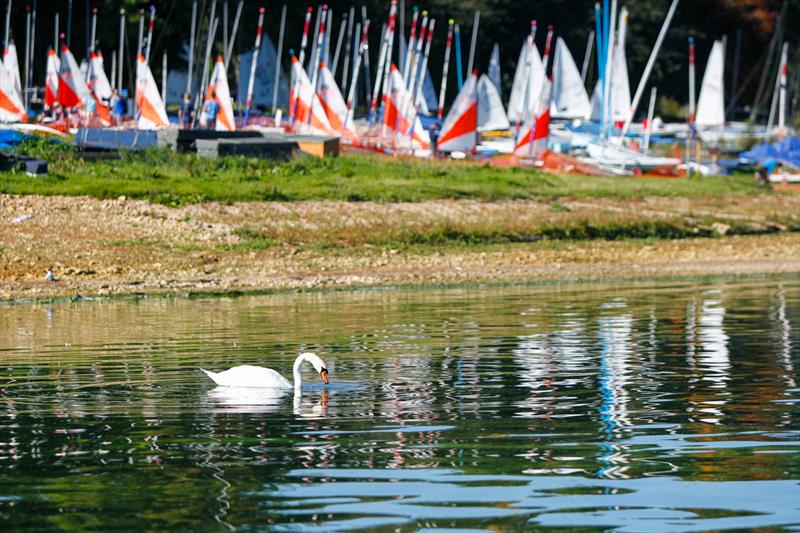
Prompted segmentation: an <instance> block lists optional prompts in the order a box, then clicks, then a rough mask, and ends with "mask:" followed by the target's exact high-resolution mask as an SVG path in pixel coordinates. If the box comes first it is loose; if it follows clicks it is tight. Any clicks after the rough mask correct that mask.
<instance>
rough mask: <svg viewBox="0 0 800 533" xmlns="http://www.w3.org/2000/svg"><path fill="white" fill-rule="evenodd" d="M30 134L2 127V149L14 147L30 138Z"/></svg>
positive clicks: (0, 134) (0, 141) (0, 131)
mask: <svg viewBox="0 0 800 533" xmlns="http://www.w3.org/2000/svg"><path fill="white" fill-rule="evenodd" d="M30 138H31V136H30V135H26V134H25V133H20V132H18V131H14V130H5V129H0V149H3V150H6V149H8V148H13V147H15V146H17V145H18V144H19V143H21V142H22V141H24V140H26V139H30Z"/></svg>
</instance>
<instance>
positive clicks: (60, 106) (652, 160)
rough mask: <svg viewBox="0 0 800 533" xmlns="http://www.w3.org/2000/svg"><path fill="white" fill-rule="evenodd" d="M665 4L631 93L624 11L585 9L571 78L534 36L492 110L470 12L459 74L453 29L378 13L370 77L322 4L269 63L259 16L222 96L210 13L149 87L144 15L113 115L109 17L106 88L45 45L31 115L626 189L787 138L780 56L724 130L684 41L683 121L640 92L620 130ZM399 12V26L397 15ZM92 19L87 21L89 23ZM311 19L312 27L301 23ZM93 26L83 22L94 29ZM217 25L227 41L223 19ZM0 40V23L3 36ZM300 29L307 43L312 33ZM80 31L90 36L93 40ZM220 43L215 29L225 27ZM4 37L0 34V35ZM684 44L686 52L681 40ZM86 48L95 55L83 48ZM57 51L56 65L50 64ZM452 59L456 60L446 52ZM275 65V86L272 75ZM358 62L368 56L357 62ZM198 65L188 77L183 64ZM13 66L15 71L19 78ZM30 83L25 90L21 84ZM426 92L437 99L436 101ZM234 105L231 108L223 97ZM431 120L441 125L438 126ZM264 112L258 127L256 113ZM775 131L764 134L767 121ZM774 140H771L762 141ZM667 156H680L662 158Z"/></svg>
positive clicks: (714, 76) (716, 90)
mask: <svg viewBox="0 0 800 533" xmlns="http://www.w3.org/2000/svg"><path fill="white" fill-rule="evenodd" d="M678 3H679V0H673V1H672V4H671V6H670V9H669V11H668V13H667V15H666V17H665V20H664V23H663V25H662V27H661V30H660V32H659V35H658V37H657V39H656V41H655V43H654V45H653V48H652V52H651V54H650V58H649V60H648V63H647V66H646V67H645V71H644V73H643V75H642V78H641V79H640V80H639V82H638V84H637V86H636V89H635V92H634V93H633V94H632V91H631V89H632V86H631V83H630V81H631V80H630V78H629V72H628V66H627V57H626V40H627V30H628V19H629V17H630V16H631V14H630V13H629V11H628V9H627V8H626V7H622V8H621V9H618V6H617V0H611V2H609V1H608V0H605V1H604V2H603V5H602V6H601V5H600V4H599V3H598V4H596V5H595V13H596V22H597V24H596V28H595V31H592V32H591V33H590V35H589V36H588V41H587V47H586V52H585V54H584V58H583V61H582V68H579V66H578V63H577V62H576V60H575V57H574V56H573V54H572V53H571V52H570V50H569V48H568V46H567V44H566V42H565V41H564V39H563V38H561V37H559V36H557V35H556V31H555V29H554V28H552V27H547V28H546V31H545V32H543V33H544V36H545V37H544V47H543V49H542V50H541V51H540V49H539V46H538V45H537V32H538V28H539V26H538V24H537V21H535V20H534V21H531V25H530V32H529V33H528V34H527V35H525V36H524V37H523V38H522V42H521V46H520V50H519V55H518V60H517V63H516V69H515V72H514V76H513V82H512V85H511V91H510V92H509V94H508V97H507V99H504V97H503V90H502V86H501V83H500V50H499V46H498V45H497V44H494V45H493V47H492V52H491V55H490V61H489V64H488V68H487V72H486V73H479V72H478V71H477V69H473V68H472V66H473V58H474V53H475V47H476V46H477V44H478V43H477V28H478V24H479V13H476V16H475V20H474V22H473V28H472V39H471V43H470V47H469V62H468V67H467V69H466V72H463V70H462V69H463V62H462V58H461V44H460V31H459V25H458V24H457V23H456V22H455V21H454V20H452V19H450V20H448V21H446V22H445V23H444V24H443V23H441V22H439V21H437V20H436V19H434V18H433V17H431V16H430V15H429V13H428V12H427V11H424V10H419V9H417V8H414V9H413V12H412V17H411V23H410V25H409V26H408V27H406V25H405V24H404V17H403V13H402V9H404V6H403V5H402V3H401V6H400V10H399V9H398V2H397V1H396V0H391V3H390V9H389V16H388V19H387V20H386V22H385V24H383V26H382V29H381V39H380V41H379V42H380V49H379V51H378V54H377V65H375V67H374V68H372V67H371V66H370V59H372V60H373V61H374V60H375V56H374V54H370V53H369V46H368V36H369V32H370V31H378V28H376V26H375V25H374V24H372V23H371V22H370V19H369V18H368V17H367V14H366V9H365V8H362V9H361V17H360V18H359V17H357V16H356V10H355V9H354V8H350V9H349V10H348V11H346V12H345V13H344V14H343V16H342V21H341V24H340V26H339V29H338V31H336V29H335V28H334V24H333V11H332V9H330V8H329V7H328V6H327V5H323V6H318V8H317V9H316V17H314V12H315V10H314V8H312V7H309V8H308V9H307V11H306V13H305V20H304V25H303V28H304V29H303V34H302V37H301V39H300V42H299V47H298V48H296V49H295V48H288V50H287V52H286V53H284V52H283V50H284V48H286V47H288V46H289V44H287V41H289V40H290V39H288V38H286V36H285V35H284V28H285V19H286V7H285V6H284V8H283V10H282V11H281V25H280V28H281V30H280V37H279V41H278V48H277V51H276V49H275V46H274V45H273V42H272V40H271V39H270V37H269V36H268V35H267V34H266V32H264V31H263V21H264V17H265V9H264V8H261V9H259V12H258V15H259V23H258V30H257V34H256V36H255V43H254V46H253V48H252V49H251V50H248V51H246V52H245V53H244V54H242V55H241V56H239V58H238V59H239V60H238V62H237V63H238V67H239V68H238V73H236V76H235V79H236V80H237V82H236V83H235V84H234V88H235V91H234V92H232V91H231V88H230V86H229V76H230V73H229V65H230V63H231V61H230V59H231V55H232V49H233V42H234V37H231V38H230V40H229V41H230V44H228V43H227V42H226V41H223V52H222V53H220V54H219V55H218V56H217V57H216V58H214V57H213V51H214V49H215V46H216V43H217V42H218V40H219V39H218V37H217V33H218V31H219V29H218V28H219V24H220V18H221V17H220V16H219V15H218V14H215V9H216V2H215V1H214V2H212V3H211V11H210V13H209V17H208V19H207V21H208V28H209V32H208V35H207V37H206V39H205V46H204V48H205V54H204V55H203V56H198V54H197V53H196V50H195V49H194V48H195V41H197V42H198V43H199V42H201V41H202V39H197V38H195V35H196V30H197V28H200V27H203V26H204V22H205V20H206V19H205V18H204V17H205V15H204V14H203V13H198V12H197V2H194V5H193V12H192V26H191V37H190V39H189V42H188V45H187V47H188V50H184V55H185V56H188V57H187V67H188V68H187V70H183V71H181V70H176V69H173V70H168V69H167V65H166V54H165V55H164V59H163V63H162V70H163V76H162V80H161V84H160V87H159V84H158V83H157V82H156V79H155V77H154V76H153V73H152V71H151V69H150V61H149V58H150V43H151V42H152V35H153V28H154V26H155V8H151V10H150V21H149V26H148V31H147V34H146V37H145V33H144V21H145V14H144V11H142V12H140V17H139V40H138V44H137V49H136V54H135V55H136V78H135V83H134V86H135V90H134V97H133V99H132V108H133V112H132V113H130V115H125V116H123V115H121V114H120V113H115V111H114V108H115V105H116V101H115V99H117V100H118V99H120V98H124V96H120V95H121V94H123V93H124V92H125V91H124V90H123V85H122V73H123V71H122V68H117V65H119V66H120V67H121V64H122V61H123V57H124V55H125V50H124V48H123V47H122V42H123V39H122V35H123V34H124V31H125V22H126V21H125V15H124V13H122V14H121V17H122V18H121V21H120V45H121V46H120V48H119V50H115V51H114V53H113V61H112V68H111V78H110V79H109V77H108V76H107V74H106V66H105V63H104V57H103V54H102V51H101V50H99V49H95V48H94V46H92V47H91V48H90V50H89V51H88V57H87V58H86V59H85V60H84V61H83V62H82V63H81V64H79V63H78V62H77V61H76V59H75V57H74V56H73V54H72V52H71V51H70V48H69V46H68V44H67V43H66V42H65V41H64V40H63V38H57V39H58V40H59V41H60V42H58V43H54V46H53V47H52V48H50V50H49V51H48V55H47V61H46V63H45V65H46V76H45V84H44V91H43V93H44V97H43V99H42V100H43V104H44V109H45V111H46V112H45V113H44V114H42V115H41V118H40V120H42V121H44V122H45V123H47V124H48V125H50V126H53V127H55V128H57V129H61V130H68V129H71V128H75V127H77V126H87V125H90V126H95V127H116V128H138V129H161V128H170V127H176V125H175V122H174V120H173V121H171V120H170V117H169V115H168V114H167V104H170V105H171V104H180V103H182V100H183V99H184V98H185V96H184V95H189V97H190V98H191V99H192V100H193V102H194V103H193V106H192V109H196V110H198V112H197V113H196V116H194V117H193V118H192V120H191V121H190V122H189V123H187V122H186V121H185V120H184V121H183V122H182V124H181V125H182V126H183V127H187V126H188V127H209V125H210V127H213V128H214V129H216V130H218V131H235V130H237V129H242V128H268V129H271V130H283V131H290V132H292V133H303V134H309V135H323V136H338V137H340V138H341V141H342V144H343V145H344V146H345V147H346V149H350V150H367V151H373V152H382V153H387V154H394V155H413V156H417V157H431V156H438V157H445V156H447V157H452V158H477V159H486V160H491V159H492V158H497V159H502V160H510V161H512V162H519V163H520V164H532V165H541V164H542V161H543V160H545V159H546V158H545V157H544V156H545V154H547V153H553V152H555V153H561V154H563V155H564V158H567V159H564V158H561V159H558V161H560V162H561V164H563V162H564V161H567V162H569V164H573V163H575V164H577V163H582V164H585V165H590V166H592V167H594V168H595V169H597V170H598V171H599V172H601V173H607V174H623V175H624V174H638V173H641V172H651V171H656V172H662V173H664V174H677V173H679V172H681V171H686V172H691V171H693V170H694V171H701V172H702V171H711V170H710V169H709V168H708V167H707V166H704V164H703V162H702V161H700V159H699V157H697V158H695V159H694V160H692V158H693V156H696V155H697V154H698V153H699V149H698V148H697V147H698V146H699V144H700V143H703V144H705V145H711V146H715V147H722V148H724V147H726V146H735V145H737V144H738V143H740V142H741V141H742V140H743V139H745V138H748V139H766V138H767V137H768V135H769V134H770V133H777V134H778V135H779V136H784V135H785V134H786V133H787V131H788V130H787V127H786V123H785V118H786V97H785V92H786V76H787V73H786V71H787V62H788V61H787V58H788V55H787V46H786V45H784V47H783V51H782V56H781V57H782V60H781V61H782V63H781V66H780V68H779V78H778V80H776V85H775V87H776V92H775V95H776V98H775V100H776V102H777V105H775V106H773V111H774V112H773V113H772V117H771V119H770V124H769V125H768V126H767V127H763V126H762V127H752V126H750V125H748V124H745V123H731V122H728V121H727V120H726V106H725V101H724V99H725V91H724V69H725V59H724V58H725V49H724V47H725V44H724V43H723V41H721V40H720V41H716V42H715V43H714V44H713V46H712V48H711V51H710V53H709V56H708V59H707V62H706V67H705V72H704V75H703V79H702V83H701V86H700V91H699V98H698V99H697V104H696V106H695V87H694V62H695V61H694V44H693V43H692V42H690V54H689V81H690V83H689V85H690V98H689V100H690V106H689V107H690V109H689V114H690V117H689V120H688V122H681V123H672V124H665V123H663V121H661V120H660V119H659V118H658V117H656V116H655V115H654V103H655V98H656V89H655V88H652V90H651V92H650V102H649V106H648V108H647V111H646V116H647V118H646V120H644V121H642V122H641V123H638V124H637V123H634V118H635V116H636V114H637V112H638V109H639V105H640V103H642V99H643V96H644V89H645V88H646V87H647V86H648V85H649V84H650V82H649V76H650V73H651V71H652V66H653V64H654V62H655V60H656V58H657V56H658V52H659V50H660V47H661V44H662V43H663V39H664V35H665V34H666V32H667V31H668V29H669V26H670V23H671V20H672V17H673V15H674V13H675V10H676V9H677V7H678ZM242 9H243V2H240V3H239V6H238V11H237V16H236V19H235V22H234V27H233V30H232V33H233V35H234V36H235V34H236V31H237V25H238V20H239V16H240V15H241V14H242ZM398 11H400V13H398ZM96 12H97V10H96V9H95V10H94V16H95V17H96ZM312 20H313V24H312ZM95 24H96V18H93V25H92V26H93V29H94V26H95ZM224 24H225V25H226V26H227V17H225V20H224ZM6 26H7V27H8V22H7V24H6ZM312 28H313V29H312ZM93 31H94V30H93ZM440 31H441V32H444V31H446V33H447V40H446V47H445V53H444V63H443V68H442V78H441V80H439V85H438V91H437V87H436V85H435V80H433V78H432V77H431V75H430V71H429V67H428V65H429V63H430V62H432V61H435V60H436V58H434V57H432V55H431V53H430V52H431V41H432V38H433V35H434V33H435V32H440ZM224 33H225V34H226V36H227V35H230V32H228V28H227V27H226V28H225V32H224ZM6 35H7V36H8V31H7V32H6ZM690 41H691V40H690ZM92 42H94V40H92ZM7 43H8V45H7V46H6V47H5V49H4V55H3V61H2V63H0V121H2V122H3V123H5V124H18V123H21V122H26V121H28V120H29V111H28V107H29V106H28V105H27V104H30V103H31V102H29V101H28V100H32V99H31V98H30V97H29V95H30V94H31V91H30V90H27V88H26V90H23V87H22V86H21V83H20V80H21V77H20V68H19V61H18V57H17V51H16V48H15V46H14V43H13V41H12V40H10V39H7ZM593 49H594V50H595V57H596V58H597V61H596V63H597V68H598V76H597V82H596V83H595V85H594V87H592V90H591V93H590V92H589V91H588V90H587V85H586V80H587V66H588V65H589V58H590V56H591V54H592V51H593ZM56 50H58V53H57V52H56ZM453 52H455V53H453ZM284 56H285V57H286V58H287V61H286V63H288V64H289V71H288V72H289V76H288V78H287V77H286V76H285V75H284V73H283V70H282V68H281V67H282V63H283V61H282V58H283V57H284ZM370 56H372V57H370ZM453 61H455V69H454V70H455V72H454V74H455V76H456V82H457V84H458V92H457V95H456V97H455V99H454V100H453V101H452V102H450V104H449V106H446V105H445V104H446V102H445V96H446V95H447V83H448V77H452V75H450V76H449V75H448V74H449V73H450V72H451V71H452V70H453V69H451V68H450V67H451V62H453ZM201 62H202V64H203V66H202V68H200V69H199V71H200V72H199V74H198V75H193V71H192V68H193V66H194V64H195V63H196V64H198V65H199V64H200V63H201ZM28 64H29V63H28V58H27V57H26V63H25V67H24V68H28V67H27V65H28ZM25 78H26V79H29V77H28V76H26V77H25ZM437 92H438V94H437ZM234 95H235V96H236V99H235V100H234V99H233V98H232V96H234ZM209 100H214V101H215V102H216V104H217V106H216V108H217V109H218V112H216V116H215V117H214V118H215V120H209V117H208V116H207V113H208V112H207V106H206V105H205V104H206V102H208V101H209ZM445 107H446V108H447V112H446V113H445ZM267 108H269V109H270V110H271V112H270V113H269V114H267V113H265V112H262V110H265V109H267ZM776 116H777V119H778V120H777V126H775V125H773V124H772V122H773V118H774V117H776ZM773 126H775V127H773ZM655 140H658V142H659V143H662V144H668V145H670V146H671V147H673V150H672V151H671V152H669V151H666V150H661V151H659V152H658V154H656V153H654V151H653V150H651V144H652V143H653V141H655ZM677 148H680V149H677Z"/></svg>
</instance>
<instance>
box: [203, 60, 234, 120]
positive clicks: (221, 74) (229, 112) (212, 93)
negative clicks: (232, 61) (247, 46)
mask: <svg viewBox="0 0 800 533" xmlns="http://www.w3.org/2000/svg"><path fill="white" fill-rule="evenodd" d="M206 94H207V95H208V96H207V97H206V101H208V100H209V99H210V98H212V97H213V98H214V100H216V102H217V105H219V113H217V124H216V130H217V131H236V121H235V120H234V117H233V104H231V90H230V87H229V86H228V71H227V69H226V68H225V62H224V61H223V60H222V56H221V55H220V56H217V64H216V65H215V66H214V72H212V73H211V81H210V82H209V84H208V92H207V93H206ZM204 115H205V113H201V121H202V120H203V117H204Z"/></svg>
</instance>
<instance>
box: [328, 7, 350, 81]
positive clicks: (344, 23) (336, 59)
mask: <svg viewBox="0 0 800 533" xmlns="http://www.w3.org/2000/svg"><path fill="white" fill-rule="evenodd" d="M346 31H347V13H344V14H343V15H342V25H341V26H339V37H337V38H336V51H335V52H334V53H333V68H332V69H331V74H333V77H334V79H335V78H336V68H337V67H338V66H339V52H341V51H342V40H343V39H344V34H345V32H346Z"/></svg>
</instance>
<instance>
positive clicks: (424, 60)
mask: <svg viewBox="0 0 800 533" xmlns="http://www.w3.org/2000/svg"><path fill="white" fill-rule="evenodd" d="M435 25H436V19H433V18H432V19H431V22H430V26H428V39H427V41H426V42H425V53H424V55H423V56H422V66H421V67H420V72H421V73H422V74H421V76H422V78H421V79H420V80H419V83H417V90H416V93H415V94H414V105H413V107H412V115H411V132H412V134H411V135H410V136H409V142H413V140H414V134H413V132H414V125H415V124H416V123H417V115H418V114H419V105H420V99H421V98H422V91H423V89H424V85H425V73H426V72H427V71H428V56H429V55H430V53H431V41H432V40H433V27H434V26H435Z"/></svg>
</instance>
